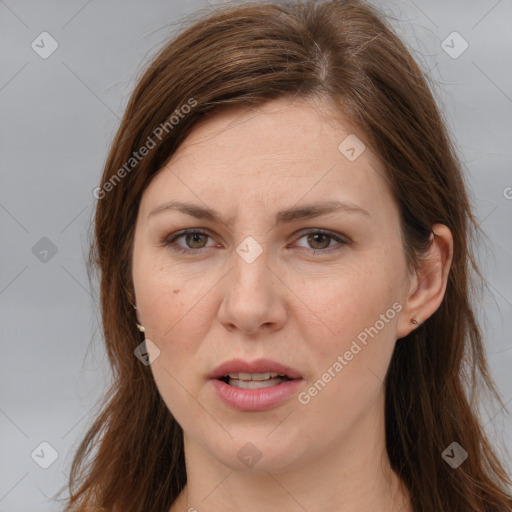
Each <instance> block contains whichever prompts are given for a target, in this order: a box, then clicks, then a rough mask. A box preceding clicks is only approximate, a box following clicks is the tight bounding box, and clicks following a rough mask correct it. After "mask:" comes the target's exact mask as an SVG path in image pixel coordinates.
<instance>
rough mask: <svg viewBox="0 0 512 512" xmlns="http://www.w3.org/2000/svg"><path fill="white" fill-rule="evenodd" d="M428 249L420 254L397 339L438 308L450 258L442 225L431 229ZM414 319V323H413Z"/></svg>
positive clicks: (449, 241) (447, 235) (448, 233)
mask: <svg viewBox="0 0 512 512" xmlns="http://www.w3.org/2000/svg"><path fill="white" fill-rule="evenodd" d="M432 231H433V233H432V235H431V239H430V242H431V243H430V248H429V249H428V251H427V252H426V254H423V255H421V259H420V263H419V267H418V269H417V271H416V272H415V274H414V276H413V278H412V279H411V282H410V285H409V289H408V292H407V298H406V300H405V303H404V304H403V310H402V311H401V313H400V320H399V322H398V330H397V338H403V337H404V336H407V335H408V334H409V333H410V332H411V331H413V330H414V329H416V327H417V326H418V325H419V324H422V323H423V322H425V320H427V318H429V317H430V316H431V315H433V314H434V313H435V312H436V310H437V309H438V308H439V306H440V305H441V302H442V301H443V297H444V294H445V291H446V283H447V282H448V273H449V271H450V266H451V263H452V257H453V237H452V233H451V231H450V230H449V229H448V227H446V226H445V225H444V224H434V226H432ZM412 320H416V322H417V323H414V322H412Z"/></svg>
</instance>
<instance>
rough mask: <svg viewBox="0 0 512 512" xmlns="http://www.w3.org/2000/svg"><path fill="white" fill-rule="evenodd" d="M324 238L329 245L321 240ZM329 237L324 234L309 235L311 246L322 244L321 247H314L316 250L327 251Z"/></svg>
mask: <svg viewBox="0 0 512 512" xmlns="http://www.w3.org/2000/svg"><path fill="white" fill-rule="evenodd" d="M318 238H320V242H319V240H318ZM322 238H323V240H324V242H325V241H326V242H327V244H325V243H323V244H322V242H321V239H322ZM329 238H330V237H329V235H325V234H323V233H315V234H313V235H309V243H310V244H311V245H313V246H314V245H315V244H316V243H320V245H321V247H313V248H314V249H325V248H326V247H328V246H329Z"/></svg>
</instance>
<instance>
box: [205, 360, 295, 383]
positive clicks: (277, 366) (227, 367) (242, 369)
mask: <svg viewBox="0 0 512 512" xmlns="http://www.w3.org/2000/svg"><path fill="white" fill-rule="evenodd" d="M266 372H273V373H278V374H279V375H285V376H286V377H289V378H290V379H298V378H301V375H300V373H299V372H298V371H297V370H295V369H294V368H291V367H290V366H286V365H284V364H281V363H278V362H277V361H273V360H272V359H255V360H254V361H244V360H243V359H231V360H230V361H226V362H224V363H222V364H220V365H219V366H217V368H215V369H214V370H212V371H211V372H210V373H209V374H208V378H210V379H221V378H222V377H225V376H226V375H228V373H266Z"/></svg>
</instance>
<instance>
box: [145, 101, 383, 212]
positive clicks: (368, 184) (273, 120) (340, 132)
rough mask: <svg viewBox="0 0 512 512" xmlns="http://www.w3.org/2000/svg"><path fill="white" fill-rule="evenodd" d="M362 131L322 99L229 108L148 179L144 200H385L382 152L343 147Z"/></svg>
mask: <svg viewBox="0 0 512 512" xmlns="http://www.w3.org/2000/svg"><path fill="white" fill-rule="evenodd" d="M334 114H336V115H334ZM358 133H359V132H358V131H357V129H356V128H355V127H354V126H353V125H352V124H351V123H349V122H348V121H345V120H344V119H343V117H342V115H341V113H338V112H334V110H333V106H332V104H328V103H325V102H321V101H319V100H305V99H294V100H291V99H284V98H283V99H279V100H272V101H270V102H267V103H266V104H264V105H261V106H258V107H251V108H248V107H229V108H224V109H222V110H221V111H219V112H216V113H214V115H212V116H211V117H210V118H207V119H205V120H203V121H201V122H200V123H199V124H197V125H195V126H194V128H193V130H192V131H191V132H190V134H189V135H188V137H187V138H186V139H185V140H184V141H183V143H182V144H181V145H180V147H179V148H178V150H177V151H176V152H175V153H174V155H173V156H172V158H171V159H170V160H169V162H168V163H167V164H166V166H165V167H164V168H163V169H162V170H161V171H160V172H159V173H158V174H157V175H156V177H155V178H154V179H153V181H152V182H151V183H150V185H149V187H148V189H147V190H146V192H145V194H144V196H145V197H143V205H142V206H144V204H145V203H148V202H149V203H151V207H154V206H155V203H157V202H158V201H161V202H164V201H168V200H171V199H180V200H182V199H184V198H186V199H187V200H193V201H195V202H198V200H199V202H204V203H206V204H208V206H213V207H214V206H215V205H214V204H213V205H212V204H211V203H212V202H214V203H215V202H219V203H223V204H227V203H233V204H239V205H241V206H243V204H245V205H246V207H247V208H249V207H251V208H253V209H254V208H261V207H262V206H264V207H265V209H266V210H267V211H270V210H272V208H273V205H274V204H277V203H279V205H280V206H282V205H287V206H289V205H292V204H295V203H297V202H298V201H301V200H302V199H304V200H305V201H309V200H318V199H323V198H325V199H338V200H343V199H346V200H348V201H350V202H353V203H358V204H360V205H361V206H363V207H365V208H366V206H364V205H367V206H369V205H373V207H376V208H379V206H385V203H386V201H387V202H390V201H392V197H391V193H390V191H389V189H388V186H387V177H386V173H385V171H384V168H383V166H382V165H381V163H380V161H379V159H378V158H377V156H376V155H375V154H374V153H373V152H372V151H370V149H369V148H365V149H364V150H363V151H362V152H361V153H360V154H359V156H357V154H356V156H357V158H355V159H352V158H348V157H347V155H348V156H353V155H352V154H351V153H348V154H347V153H346V152H344V151H346V149H347V147H346V146H347V143H344V141H347V140H348V141H349V143H350V144H349V146H350V145H352V146H354V144H353V143H354V142H355V143H356V145H357V144H358V142H357V141H358V140H360V139H362V138H363V137H362V135H361V134H360V133H359V137H357V134H358ZM347 138H348V139H347ZM340 144H341V148H340ZM361 144H362V143H361ZM362 147H364V146H356V147H355V151H357V153H359V152H360V151H361V148H362ZM326 195H329V198H326ZM336 195H337V196H336ZM148 207H149V206H148ZM256 211H257V210H256Z"/></svg>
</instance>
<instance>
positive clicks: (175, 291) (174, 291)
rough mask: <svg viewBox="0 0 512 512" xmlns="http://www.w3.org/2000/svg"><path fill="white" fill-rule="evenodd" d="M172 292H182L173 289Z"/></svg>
mask: <svg viewBox="0 0 512 512" xmlns="http://www.w3.org/2000/svg"><path fill="white" fill-rule="evenodd" d="M172 293H180V291H179V290H173V291H172Z"/></svg>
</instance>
